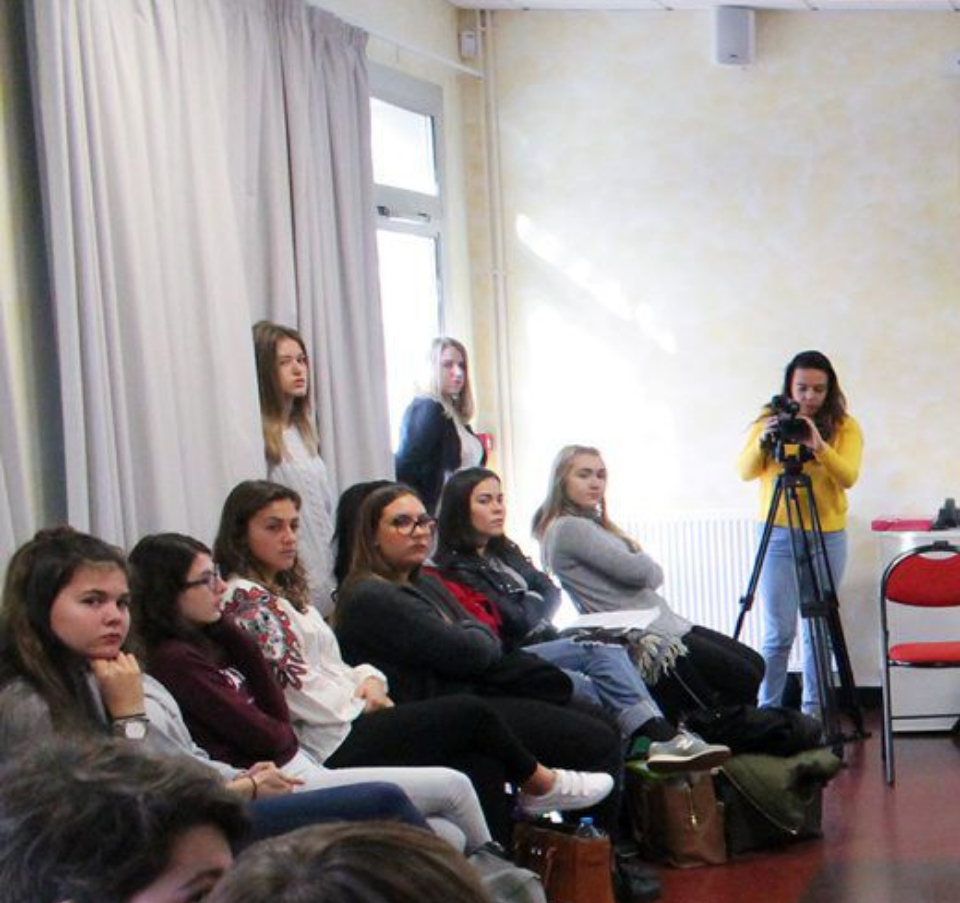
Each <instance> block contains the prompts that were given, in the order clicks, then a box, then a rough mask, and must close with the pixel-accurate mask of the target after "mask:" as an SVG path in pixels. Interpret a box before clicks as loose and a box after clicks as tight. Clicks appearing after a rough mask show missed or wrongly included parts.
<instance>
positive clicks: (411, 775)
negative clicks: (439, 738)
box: [130, 533, 490, 850]
mask: <svg viewBox="0 0 960 903" xmlns="http://www.w3.org/2000/svg"><path fill="white" fill-rule="evenodd" d="M130 561H131V563H132V565H133V566H134V568H135V569H136V588H137V593H136V595H135V602H136V607H137V611H138V616H139V618H140V621H141V624H140V626H141V634H142V641H143V644H144V647H145V649H146V651H147V666H148V669H149V670H150V672H151V674H152V675H153V676H154V677H156V678H157V680H159V681H160V682H161V683H162V684H163V685H164V686H165V687H166V688H167V690H169V691H170V693H171V694H172V695H173V697H174V698H175V699H176V700H177V703H178V704H179V706H180V708H181V709H182V710H183V714H184V718H185V720H186V723H187V726H188V727H189V729H190V733H191V734H192V735H193V736H194V737H195V738H196V739H197V740H198V741H199V742H200V745H201V746H203V747H204V748H206V749H207V750H208V751H209V752H210V753H212V754H213V755H215V756H216V757H217V758H219V759H222V760H224V761H226V762H229V763H231V764H233V765H235V766H238V767H241V768H249V767H250V766H251V765H252V764H253V763H255V762H256V761H257V760H258V759H271V760H273V761H276V762H277V763H278V764H279V765H280V766H281V767H283V769H284V770H285V771H286V772H288V773H289V774H291V775H292V776H294V777H296V778H299V779H300V780H302V781H303V782H304V786H305V787H307V788H311V789H312V788H318V787H334V786H338V785H343V784H352V783H357V782H362V781H365V780H370V781H388V782H390V783H392V784H397V785H398V786H400V787H402V788H403V789H404V790H405V791H406V792H407V794H408V795H409V796H410V798H411V799H412V800H413V802H414V804H415V805H416V806H417V807H418V808H419V809H420V811H421V812H422V813H423V814H424V815H426V816H427V818H428V819H429V820H431V824H432V825H433V826H434V827H435V828H436V829H437V830H439V831H441V832H442V833H443V834H444V836H445V837H446V838H447V839H449V840H450V841H451V842H452V843H454V845H456V846H461V847H462V846H463V845H464V844H465V845H466V847H467V848H468V849H470V850H472V849H475V848H476V847H479V846H482V845H483V844H484V843H486V842H488V841H489V840H490V834H489V831H488V830H487V825H486V822H485V821H484V818H483V814H482V812H481V810H480V805H479V803H478V801H477V797H476V794H475V793H474V790H473V787H472V786H471V785H470V782H469V781H468V780H467V778H466V777H464V775H462V774H460V773H459V772H456V771H453V770H451V769H444V768H432V769H412V768H396V769H376V770H373V769H343V770H341V771H336V772H335V771H330V770H329V769H326V768H323V767H322V766H321V765H319V764H317V762H316V761H315V760H314V759H313V758H312V757H311V756H310V755H309V754H308V753H306V752H304V751H303V750H301V749H300V746H299V743H298V741H297V736H296V733H295V732H294V730H293V725H292V724H291V722H290V714H289V711H288V709H287V705H286V702H285V700H284V697H283V692H282V690H281V689H280V687H279V685H278V684H277V683H276V681H275V680H274V678H273V675H272V674H271V672H270V667H269V665H268V664H267V662H266V660H265V659H264V658H263V656H262V655H261V654H260V650H259V649H258V648H257V644H256V642H255V641H254V640H253V639H251V638H250V637H248V636H247V634H246V633H245V632H244V631H242V630H240V629H239V628H238V627H236V626H235V625H234V624H233V623H232V621H231V620H230V619H229V618H224V617H223V616H222V613H221V608H222V597H223V591H224V589H225V584H224V583H223V581H222V580H221V579H220V575H219V572H218V571H217V569H216V568H215V567H214V564H213V560H212V558H211V556H210V550H209V549H207V547H206V546H204V545H203V544H202V543H201V542H198V541H197V540H195V539H192V538H191V537H188V536H182V535H180V534H176V533H166V534H159V535H156V536H147V537H145V538H144V539H142V540H140V542H139V543H138V544H137V546H136V548H134V550H133V552H132V553H131V555H130ZM451 826H453V830H451V829H450V827H451Z"/></svg>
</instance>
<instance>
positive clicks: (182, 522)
mask: <svg viewBox="0 0 960 903" xmlns="http://www.w3.org/2000/svg"><path fill="white" fill-rule="evenodd" d="M316 12H317V11H315V10H309V9H308V8H306V7H305V4H304V3H303V2H302V0H109V2H106V0H35V2H34V3H33V4H32V7H31V26H32V35H31V37H32V46H31V51H32V53H31V56H32V69H33V77H34V83H35V95H36V105H37V116H38V134H39V143H40V156H41V176H42V179H43V184H44V192H45V197H44V201H45V212H46V221H47V229H48V243H49V250H50V256H51V272H52V281H53V287H54V302H55V310H56V317H57V333H58V336H57V341H58V352H59V357H60V362H61V374H62V377H61V378H62V383H63V386H62V391H63V397H64V412H65V414H64V416H65V434H66V440H65V441H66V449H65V457H66V468H67V494H68V514H69V518H70V520H71V522H72V523H74V524H75V525H77V526H79V527H83V528H86V529H90V530H92V531H94V532H96V533H98V534H100V535H103V536H105V537H107V538H109V539H112V540H114V541H116V542H120V543H124V544H130V543H132V542H134V541H135V540H136V539H137V538H138V537H139V536H140V535H142V534H143V533H144V532H147V531H151V530H157V529H178V530H185V531H188V532H193V533H196V534H198V535H200V536H202V537H207V538H209V537H210V536H211V535H212V533H213V531H214V529H215V526H216V521H217V516H218V513H219V509H220V505H221V503H222V500H223V497H224V495H225V493H226V492H227V491H228V490H229V488H230V486H232V485H233V484H234V483H235V482H236V481H237V480H239V479H244V478H248V477H251V476H260V475H262V474H263V470H264V466H263V450H262V444H261V438H260V426H259V412H258V408H257V391H256V377H255V373H254V369H253V356H252V346H251V337H250V326H251V323H252V322H253V321H254V320H256V319H258V318H259V317H261V316H264V315H269V316H272V317H274V318H276V319H281V320H284V321H286V322H295V321H299V322H300V325H301V326H304V325H305V326H306V327H307V333H308V336H309V337H310V338H311V340H312V341H313V342H314V344H315V350H316V351H318V352H319V355H315V356H318V357H319V359H320V371H319V373H318V374H317V379H318V382H319V385H320V386H321V389H322V391H323V394H322V395H321V405H320V409H321V423H322V424H323V426H325V427H327V430H325V432H332V431H333V429H334V428H336V429H337V431H338V433H339V432H340V431H341V430H342V432H343V436H342V437H341V436H340V435H337V436H336V437H335V441H333V442H332V444H331V443H329V442H328V441H327V438H328V437H326V436H325V437H324V440H325V441H324V450H325V451H327V453H328V454H331V455H332V457H333V460H331V462H330V463H331V464H332V465H334V466H335V467H337V468H341V467H342V473H343V474H346V479H348V480H349V479H354V478H358V477H357V476H356V474H359V475H360V476H365V475H367V474H368V473H380V472H382V468H383V466H384V461H385V460H386V459H387V457H388V453H389V439H388V437H387V428H386V413H385V412H386V399H385V389H384V388H383V387H382V385H381V386H375V385H373V386H371V385H370V384H371V383H373V382H374V381H375V380H376V379H377V378H378V376H379V375H380V374H382V367H383V365H382V348H380V347H379V345H378V344H377V342H376V341H375V340H370V339H369V338H366V337H368V336H370V335H372V334H376V333H377V332H378V331H379V329H380V325H379V308H378V306H377V297H376V290H375V288H373V289H371V288H370V286H371V285H375V283H374V282H373V281H372V280H373V276H372V274H373V269H372V265H371V261H373V262H374V263H375V258H374V257H373V256H372V251H371V252H370V253H369V254H367V255H366V256H361V255H360V254H358V253H356V252H355V251H353V250H352V248H353V246H354V242H355V239H353V238H351V239H350V244H349V245H348V246H347V247H348V248H349V249H351V250H347V248H341V247H340V245H339V242H340V232H339V224H338V223H337V222H335V221H332V220H330V219H329V217H328V214H329V213H330V211H328V210H324V211H314V212H312V213H306V214H302V215H301V214H299V211H298V208H299V207H300V206H301V205H309V204H312V203H315V199H316V198H317V197H318V196H319V197H322V195H319V194H318V193H317V192H316V191H314V190H313V189H312V180H317V181H320V180H322V179H323V178H325V177H326V169H325V167H324V164H323V160H324V157H325V155H326V154H328V153H330V151H328V150H327V149H325V148H323V147H319V148H318V147H313V148H311V149H310V156H311V157H312V158H315V160H316V163H315V164H314V163H313V160H311V161H308V162H307V163H306V164H304V165H305V168H306V169H307V177H306V178H307V184H308V185H309V186H311V187H308V188H304V187H301V186H300V185H299V184H298V183H297V181H296V178H295V177H296V175H297V170H298V164H297V162H296V161H297V160H298V159H300V156H302V152H298V153H294V151H293V149H292V148H291V147H290V145H289V142H290V136H291V135H292V134H293V133H294V132H297V131H300V130H306V131H307V132H308V134H311V131H310V126H309V123H307V124H300V123H295V122H294V119H295V117H296V115H297V111H296V110H294V109H291V106H290V100H289V97H288V94H289V92H290V90H291V87H290V85H289V84H288V81H289V79H290V75H289V74H288V73H287V71H286V67H287V65H288V58H290V57H292V58H293V60H294V61H295V60H296V55H297V53H298V52H308V53H309V52H315V51H316V50H318V49H320V50H324V49H326V45H323V44H322V41H321V39H320V37H319V34H320V29H319V26H320V25H324V24H327V23H326V20H332V17H329V16H324V15H319V16H318V15H315V14H316ZM332 21H333V22H336V20H332ZM298 22H299V27H300V28H301V29H302V31H301V32H300V33H298V32H297V31H296V28H297V23H298ZM337 24H339V23H337ZM343 30H344V29H342V28H341V31H343ZM288 31H292V32H293V35H292V37H285V34H286V33H287V32H288ZM347 37H349V38H351V39H352V40H351V41H350V44H351V47H352V48H355V49H356V47H357V45H362V40H360V38H359V37H358V36H356V35H349V36H347ZM362 56H363V54H362V46H361V47H360V48H359V57H360V60H361V64H360V68H361V69H362V68H363V65H362ZM296 66H297V67H298V71H299V68H300V67H302V68H303V69H304V70H308V69H309V66H308V64H307V63H306V62H302V61H301V62H296ZM312 66H315V67H318V70H319V71H322V63H320V62H317V61H313V62H312ZM311 71H312V70H311ZM297 87H298V88H299V87H300V86H297ZM304 90H306V91H307V92H308V99H307V100H306V101H305V104H306V105H308V106H309V105H318V104H320V102H321V100H322V99H324V98H327V96H328V92H329V91H330V86H329V85H327V84H326V83H325V82H324V81H323V79H322V78H321V77H320V75H319V74H317V75H316V76H315V77H314V78H313V80H312V81H311V82H310V87H309V88H308V89H307V88H305V89H304ZM361 90H362V89H361ZM359 100H360V94H359V91H355V92H354V94H353V95H352V96H351V98H350V99H349V100H348V101H347V100H345V101H342V103H344V104H346V103H354V104H355V103H358V102H359ZM328 102H329V103H333V104H336V103H339V102H340V101H328ZM362 107H363V109H361V110H355V111H354V114H353V115H354V117H355V118H357V119H360V120H365V119H366V117H367V115H368V114H367V112H366V102H365V101H364V102H363V103H362ZM305 115H314V114H313V110H307V111H305ZM362 134H363V132H362V130H360V135H361V136H362ZM327 140H328V141H329V140H331V139H330V137H329V136H328V137H327ZM368 153H369V151H367V150H365V149H364V150H363V151H362V152H361V153H360V154H359V155H358V159H366V157H367V155H368ZM311 164H313V165H311ZM366 165H367V164H366V163H364V164H363V165H360V164H359V163H358V161H357V160H354V161H353V167H354V169H357V168H359V169H361V170H362V169H363V166H366ZM358 178H361V179H362V178H364V176H360V177H358ZM347 184H350V183H349V182H348V183H347ZM350 189H351V192H352V194H351V195H347V198H348V199H349V201H350V203H352V202H353V200H354V199H355V198H356V196H357V193H356V192H355V191H354V189H353V186H352V185H350ZM328 191H329V193H330V194H332V195H336V196H337V197H340V196H342V192H341V189H340V188H339V186H336V185H334V186H332V187H330V188H329V189H328ZM321 215H322V216H324V217H327V219H324V221H323V225H324V227H325V228H328V229H329V230H330V231H328V232H323V233H321V232H320V231H319V230H320V223H312V224H311V226H310V227H307V229H306V231H305V232H302V231H301V228H300V227H299V226H298V221H299V219H300V218H301V216H310V217H314V218H316V219H317V220H320V219H321ZM355 216H356V217H357V218H358V219H360V220H362V219H363V217H364V211H362V210H361V211H356V212H355ZM366 216H367V218H368V222H369V225H367V226H366V227H365V228H366V230H367V231H368V232H369V233H370V238H369V239H368V240H369V242H372V240H373V239H372V234H373V212H372V205H371V206H370V208H368V211H367V212H366ZM362 231H363V227H361V232H362ZM328 245H329V247H331V248H333V249H334V250H333V251H332V257H333V259H334V260H337V261H343V262H344V271H343V272H338V273H327V272H325V271H323V267H324V263H323V258H322V257H321V256H320V254H321V250H322V251H323V252H324V253H326V252H327V246H328ZM353 265H358V266H363V267H365V268H366V269H365V271H364V272H363V273H362V274H356V273H350V272H346V269H347V268H348V267H349V266H353ZM321 272H322V273H323V275H322V277H321V275H320V274H321ZM318 283H323V285H322V288H321V287H320V286H318ZM354 284H358V285H360V286H363V287H364V291H362V292H361V291H357V292H352V293H345V291H344V286H352V285H354ZM351 302H353V303H354V304H356V310H355V311H354V312H352V313H343V312H337V311H336V310H335V311H333V312H327V311H326V310H325V308H326V307H328V306H330V307H333V308H338V307H340V306H345V305H346V304H348V303H351ZM352 315H355V316H357V317H360V318H369V321H368V322H365V323H364V328H363V330H362V331H361V332H362V335H363V336H364V337H365V341H366V344H365V345H364V344H355V347H353V348H349V347H338V349H337V351H338V353H342V354H345V355H347V356H352V355H356V354H366V353H368V352H370V353H372V354H378V353H379V359H378V360H377V361H373V362H372V372H370V373H362V374H361V385H360V386H359V387H355V386H351V385H350V384H349V380H350V379H351V378H352V376H353V374H352V373H348V374H345V375H341V374H340V373H339V372H338V371H337V370H336V369H334V368H335V367H336V365H337V364H336V358H335V357H334V355H333V353H331V352H330V349H328V348H326V347H324V345H323V344H320V341H321V339H322V341H324V342H328V341H333V342H334V343H340V342H343V341H346V340H348V339H349V338H352V337H350V336H348V337H346V339H345V337H344V335H343V334H342V333H341V334H338V335H333V336H320V337H318V333H317V329H315V327H314V322H321V323H322V322H324V321H325V320H327V319H330V320H332V321H333V323H334V324H336V323H337V322H338V320H339V318H341V317H343V318H347V319H349V317H350V316H352ZM381 344H382V342H381ZM325 364H326V366H325ZM378 367H379V370H378ZM334 384H335V387H336V391H333V390H332V388H326V387H328V386H331V387H332V386H334ZM365 393H367V394H369V396H370V397H371V398H372V399H373V400H372V402H371V403H370V407H369V409H367V410H364V409H363V408H362V407H361V408H359V409H356V408H354V407H353V405H352V404H351V402H350V400H351V399H353V398H357V399H361V400H362V399H364V398H365ZM378 418H379V420H380V421H381V422H382V424H383V426H382V432H383V434H384V436H383V440H382V450H381V449H378V447H377V439H376V437H377V433H378V424H377V423H376V421H377V419H378ZM371 423H372V424H373V426H371ZM328 446H329V451H328ZM341 447H345V448H346V449H347V450H348V451H349V450H350V449H355V450H356V459H355V461H354V462H350V461H348V460H347V459H344V460H343V461H342V462H341V455H340V454H339V452H340V449H341ZM335 473H336V475H337V476H341V473H340V470H339V469H338V470H337V471H335ZM341 478H342V477H341Z"/></svg>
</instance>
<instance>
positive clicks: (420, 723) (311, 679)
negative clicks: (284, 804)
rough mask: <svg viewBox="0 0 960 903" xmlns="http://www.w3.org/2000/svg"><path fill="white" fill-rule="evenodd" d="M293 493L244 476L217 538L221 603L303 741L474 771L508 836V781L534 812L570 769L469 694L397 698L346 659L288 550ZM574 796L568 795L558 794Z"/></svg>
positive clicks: (356, 758)
mask: <svg viewBox="0 0 960 903" xmlns="http://www.w3.org/2000/svg"><path fill="white" fill-rule="evenodd" d="M299 509H300V499H299V496H298V495H297V493H296V492H294V491H293V490H291V489H289V488H287V487H285V486H280V485H278V484H277V483H270V482H267V481H264V480H249V481H246V482H244V483H240V484H239V485H237V486H236V487H234V489H233V491H232V492H231V493H230V495H229V496H228V497H227V500H226V502H224V506H223V514H222V517H221V520H220V530H219V533H218V536H217V541H216V543H215V546H214V552H215V557H216V560H217V562H218V563H219V564H220V566H221V567H223V568H224V570H225V571H226V572H227V573H228V574H229V575H230V578H229V582H228V584H227V590H226V594H225V600H226V601H225V603H224V611H225V613H226V614H228V615H229V616H230V617H231V618H232V619H233V620H234V623H235V624H236V625H237V626H239V627H242V628H244V629H245V630H247V631H249V632H250V634H251V635H252V636H253V637H254V638H255V639H256V640H257V642H258V644H259V646H260V649H261V651H262V652H263V654H264V657H265V658H266V659H267V661H268V662H269V663H270V665H271V667H272V669H273V673H274V675H275V676H276V678H277V680H278V682H279V684H280V686H281V687H282V688H283V692H284V695H285V697H286V700H287V704H288V706H289V708H290V713H291V716H292V719H293V726H294V729H295V730H296V732H297V736H298V738H299V740H300V743H301V745H302V746H303V748H304V749H306V750H307V751H308V752H310V753H311V754H312V755H313V756H314V757H315V758H316V759H317V760H318V761H320V762H323V763H324V764H325V765H327V766H328V767H331V768H343V767H358V766H385V765H393V766H403V765H408V766H409V765H417V766H423V765H444V766H448V767H451V768H457V769H459V770H461V771H463V772H465V773H466V774H467V775H468V776H469V777H470V778H471V779H472V781H473V783H474V786H475V788H476V790H477V793H478V795H479V797H480V800H481V804H482V806H483V809H484V813H485V814H486V815H487V819H488V821H489V823H490V825H491V828H492V829H493V831H494V833H495V835H496V836H497V837H498V838H499V839H500V840H502V841H504V842H505V841H508V840H509V834H510V826H511V817H510V816H511V809H512V805H511V801H510V798H509V797H508V796H507V795H506V794H505V793H504V783H505V782H507V781H510V782H515V783H517V784H518V786H519V787H520V789H521V791H523V792H524V793H525V794H526V796H524V797H522V799H524V800H526V802H527V809H528V811H531V812H534V813H536V812H538V811H549V810H550V809H552V808H555V807H556V806H557V805H558V798H557V797H556V796H555V795H554V794H551V793H550V791H551V790H552V789H554V788H557V790H558V792H559V790H560V788H562V787H563V786H564V785H565V784H566V783H567V782H568V780H567V779H566V778H562V777H561V778H560V780H559V781H558V776H557V775H556V774H555V773H554V772H552V771H551V770H550V769H548V768H546V767H544V766H543V765H541V764H539V763H538V762H537V761H536V759H535V758H534V757H533V756H532V755H531V754H530V753H529V752H528V751H527V750H526V749H525V748H524V747H523V745H522V744H521V743H520V741H519V740H518V739H517V738H516V737H515V736H514V734H513V733H512V732H511V731H510V729H509V728H508V727H507V726H506V725H505V724H504V723H503V721H502V720H501V718H500V717H499V716H498V715H497V714H496V713H495V712H494V711H493V710H492V709H491V708H490V707H489V706H488V705H486V703H485V702H484V701H483V700H481V699H478V698H477V697H475V696H468V695H457V696H450V697H445V698H443V699H431V700H425V701H423V702H418V703H410V704H408V705H403V706H400V707H394V704H393V701H392V700H391V698H390V697H389V695H388V694H387V683H386V678H385V677H384V675H383V673H382V672H380V671H379V670H378V669H377V668H374V667H372V666H371V665H366V664H361V665H358V666H356V667H350V666H348V665H346V664H345V663H344V661H343V659H342V657H341V655H340V648H339V646H338V645H337V640H336V637H335V636H334V634H333V631H332V630H331V629H330V628H329V627H328V626H327V624H326V623H325V622H324V620H323V618H321V617H320V615H319V613H318V612H317V610H316V609H315V608H314V607H313V606H312V605H310V603H309V598H308V596H307V594H306V592H305V580H304V575H303V572H302V571H301V569H300V563H299V561H298V560H297V558H296V556H295V553H296V549H297V538H298V529H297V528H298V526H299ZM564 802H565V805H567V806H568V807H570V808H572V807H573V806H574V805H575V801H574V800H573V799H570V800H567V801H564Z"/></svg>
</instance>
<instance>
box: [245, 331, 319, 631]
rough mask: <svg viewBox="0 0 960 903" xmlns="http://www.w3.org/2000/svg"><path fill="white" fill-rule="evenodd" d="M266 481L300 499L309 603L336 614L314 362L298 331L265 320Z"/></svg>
mask: <svg viewBox="0 0 960 903" xmlns="http://www.w3.org/2000/svg"><path fill="white" fill-rule="evenodd" d="M253 345H254V349H255V351H256V356H257V381H258V382H259V384H260V419H261V422H262V424H263V445H264V452H265V454H266V458H267V475H268V477H269V478H270V480H271V481H273V482H274V483H280V484H281V485H282V486H287V487H288V488H290V489H293V490H294V491H295V492H296V493H297V494H298V495H299V496H300V498H301V500H302V502H301V507H300V539H299V558H300V562H301V564H302V565H303V567H304V569H305V570H306V572H307V583H308V585H309V597H310V602H311V603H312V604H313V605H314V606H315V607H316V608H317V609H318V610H319V611H320V614H321V615H323V616H324V617H328V616H329V615H330V614H332V613H333V605H334V603H333V591H334V589H335V588H336V583H335V582H334V578H333V548H332V545H331V543H332V541H333V499H332V498H331V495H330V485H329V482H328V480H327V468H326V466H325V465H324V463H323V459H322V458H321V457H320V447H319V442H318V440H317V433H316V429H315V428H314V420H313V412H312V408H311V405H310V361H309V358H308V357H307V348H306V345H305V344H304V342H303V339H302V338H301V336H300V333H298V332H297V331H296V330H295V329H291V328H289V327H288V326H281V325H279V324H278V323H270V322H269V321H267V320H261V321H260V322H259V323H257V324H256V325H255V326H254V327H253Z"/></svg>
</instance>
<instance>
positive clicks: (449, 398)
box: [397, 336, 487, 511]
mask: <svg viewBox="0 0 960 903" xmlns="http://www.w3.org/2000/svg"><path fill="white" fill-rule="evenodd" d="M473 412H474V406H473V389H472V388H471V386H470V366H469V363H468V360H467V349H466V348H464V346H463V343H462V342H458V341H457V340H456V339H451V338H449V337H447V336H441V337H440V338H436V339H434V340H433V343H432V345H431V346H430V372H429V379H428V383H427V387H426V392H424V393H423V394H422V395H418V396H417V397H416V398H414V399H413V401H412V402H410V406H409V407H408V408H407V410H406V412H405V413H404V415H403V423H402V424H401V426H400V447H399V448H398V449H397V479H398V480H400V481H401V482H402V483H405V484H407V485H408V486H412V487H413V488H414V489H416V490H417V494H418V495H419V496H420V498H421V499H422V500H423V504H424V507H426V509H427V510H428V511H436V509H437V503H438V502H439V501H440V491H441V490H442V489H443V484H444V483H446V481H447V479H448V478H449V477H450V475H451V474H452V473H455V472H456V471H458V470H460V469H461V468H464V467H482V466H483V465H484V464H485V463H486V460H487V454H486V452H485V451H484V448H483V444H482V443H481V442H480V440H479V439H478V438H477V436H476V435H475V434H474V432H473V430H472V429H471V428H470V420H471V418H472V417H473Z"/></svg>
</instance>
